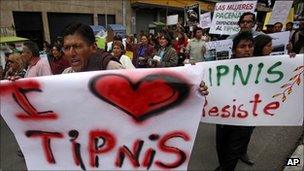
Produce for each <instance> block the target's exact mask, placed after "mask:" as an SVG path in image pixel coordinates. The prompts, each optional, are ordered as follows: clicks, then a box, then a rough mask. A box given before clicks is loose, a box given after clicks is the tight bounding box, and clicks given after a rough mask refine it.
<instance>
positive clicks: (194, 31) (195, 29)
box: [193, 27, 204, 37]
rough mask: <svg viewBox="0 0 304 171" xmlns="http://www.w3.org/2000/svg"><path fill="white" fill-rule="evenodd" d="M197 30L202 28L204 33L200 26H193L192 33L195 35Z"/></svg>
mask: <svg viewBox="0 0 304 171" xmlns="http://www.w3.org/2000/svg"><path fill="white" fill-rule="evenodd" d="M199 30H202V32H203V33H204V30H203V28H201V27H195V28H194V29H193V35H194V37H195V35H196V32H197V31H199Z"/></svg>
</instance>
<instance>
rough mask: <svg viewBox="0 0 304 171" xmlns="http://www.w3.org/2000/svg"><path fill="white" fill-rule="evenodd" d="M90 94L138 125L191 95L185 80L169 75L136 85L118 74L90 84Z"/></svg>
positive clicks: (101, 78)
mask: <svg viewBox="0 0 304 171" xmlns="http://www.w3.org/2000/svg"><path fill="white" fill-rule="evenodd" d="M89 85H90V89H91V91H92V92H93V93H94V94H95V95H96V96H97V97H98V98H100V99H102V100H104V101H106V102H108V103H110V104H112V105H114V106H116V107H118V108H119V109H121V110H123V111H125V112H126V113H127V114H129V115H130V116H132V117H133V118H134V119H135V120H136V121H143V120H145V119H146V118H148V117H150V116H153V115H154V114H157V113H160V112H161V111H164V110H166V109H168V108H170V107H173V106H175V105H178V104H180V103H181V102H182V101H184V100H185V99H186V98H187V96H188V95H189V92H190V87H189V85H188V84H187V83H186V82H185V81H184V80H182V79H180V78H177V77H176V76H170V75H168V74H157V75H156V74H154V75H148V76H146V77H144V78H142V79H141V80H139V81H138V82H137V83H133V82H132V81H131V80H130V79H129V78H127V77H125V76H122V75H118V74H105V75H99V76H96V77H94V78H93V79H92V80H91V81H90V84H89Z"/></svg>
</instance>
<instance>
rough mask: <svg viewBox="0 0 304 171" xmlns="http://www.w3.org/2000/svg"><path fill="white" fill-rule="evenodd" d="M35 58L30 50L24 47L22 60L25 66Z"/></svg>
mask: <svg viewBox="0 0 304 171" xmlns="http://www.w3.org/2000/svg"><path fill="white" fill-rule="evenodd" d="M32 57H33V54H32V52H31V51H30V50H29V48H28V47H26V46H23V49H22V52H21V59H22V62H24V63H25V64H29V62H30V61H31V59H32Z"/></svg>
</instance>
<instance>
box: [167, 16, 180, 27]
mask: <svg viewBox="0 0 304 171" xmlns="http://www.w3.org/2000/svg"><path fill="white" fill-rule="evenodd" d="M177 23H178V14H177V15H169V16H167V25H175V24H177Z"/></svg>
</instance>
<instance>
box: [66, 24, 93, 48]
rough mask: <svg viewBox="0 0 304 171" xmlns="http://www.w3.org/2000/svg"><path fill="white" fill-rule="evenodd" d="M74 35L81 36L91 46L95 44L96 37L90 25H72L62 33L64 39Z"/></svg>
mask: <svg viewBox="0 0 304 171" xmlns="http://www.w3.org/2000/svg"><path fill="white" fill-rule="evenodd" d="M73 34H78V35H80V36H81V37H82V38H83V39H84V41H85V42H86V43H88V44H90V45H91V44H93V43H95V35H94V32H93V29H92V28H91V27H90V26H89V25H86V24H82V23H71V24H69V25H68V26H66V27H65V28H64V30H63V31H62V37H63V39H64V37H66V36H68V35H73Z"/></svg>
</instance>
